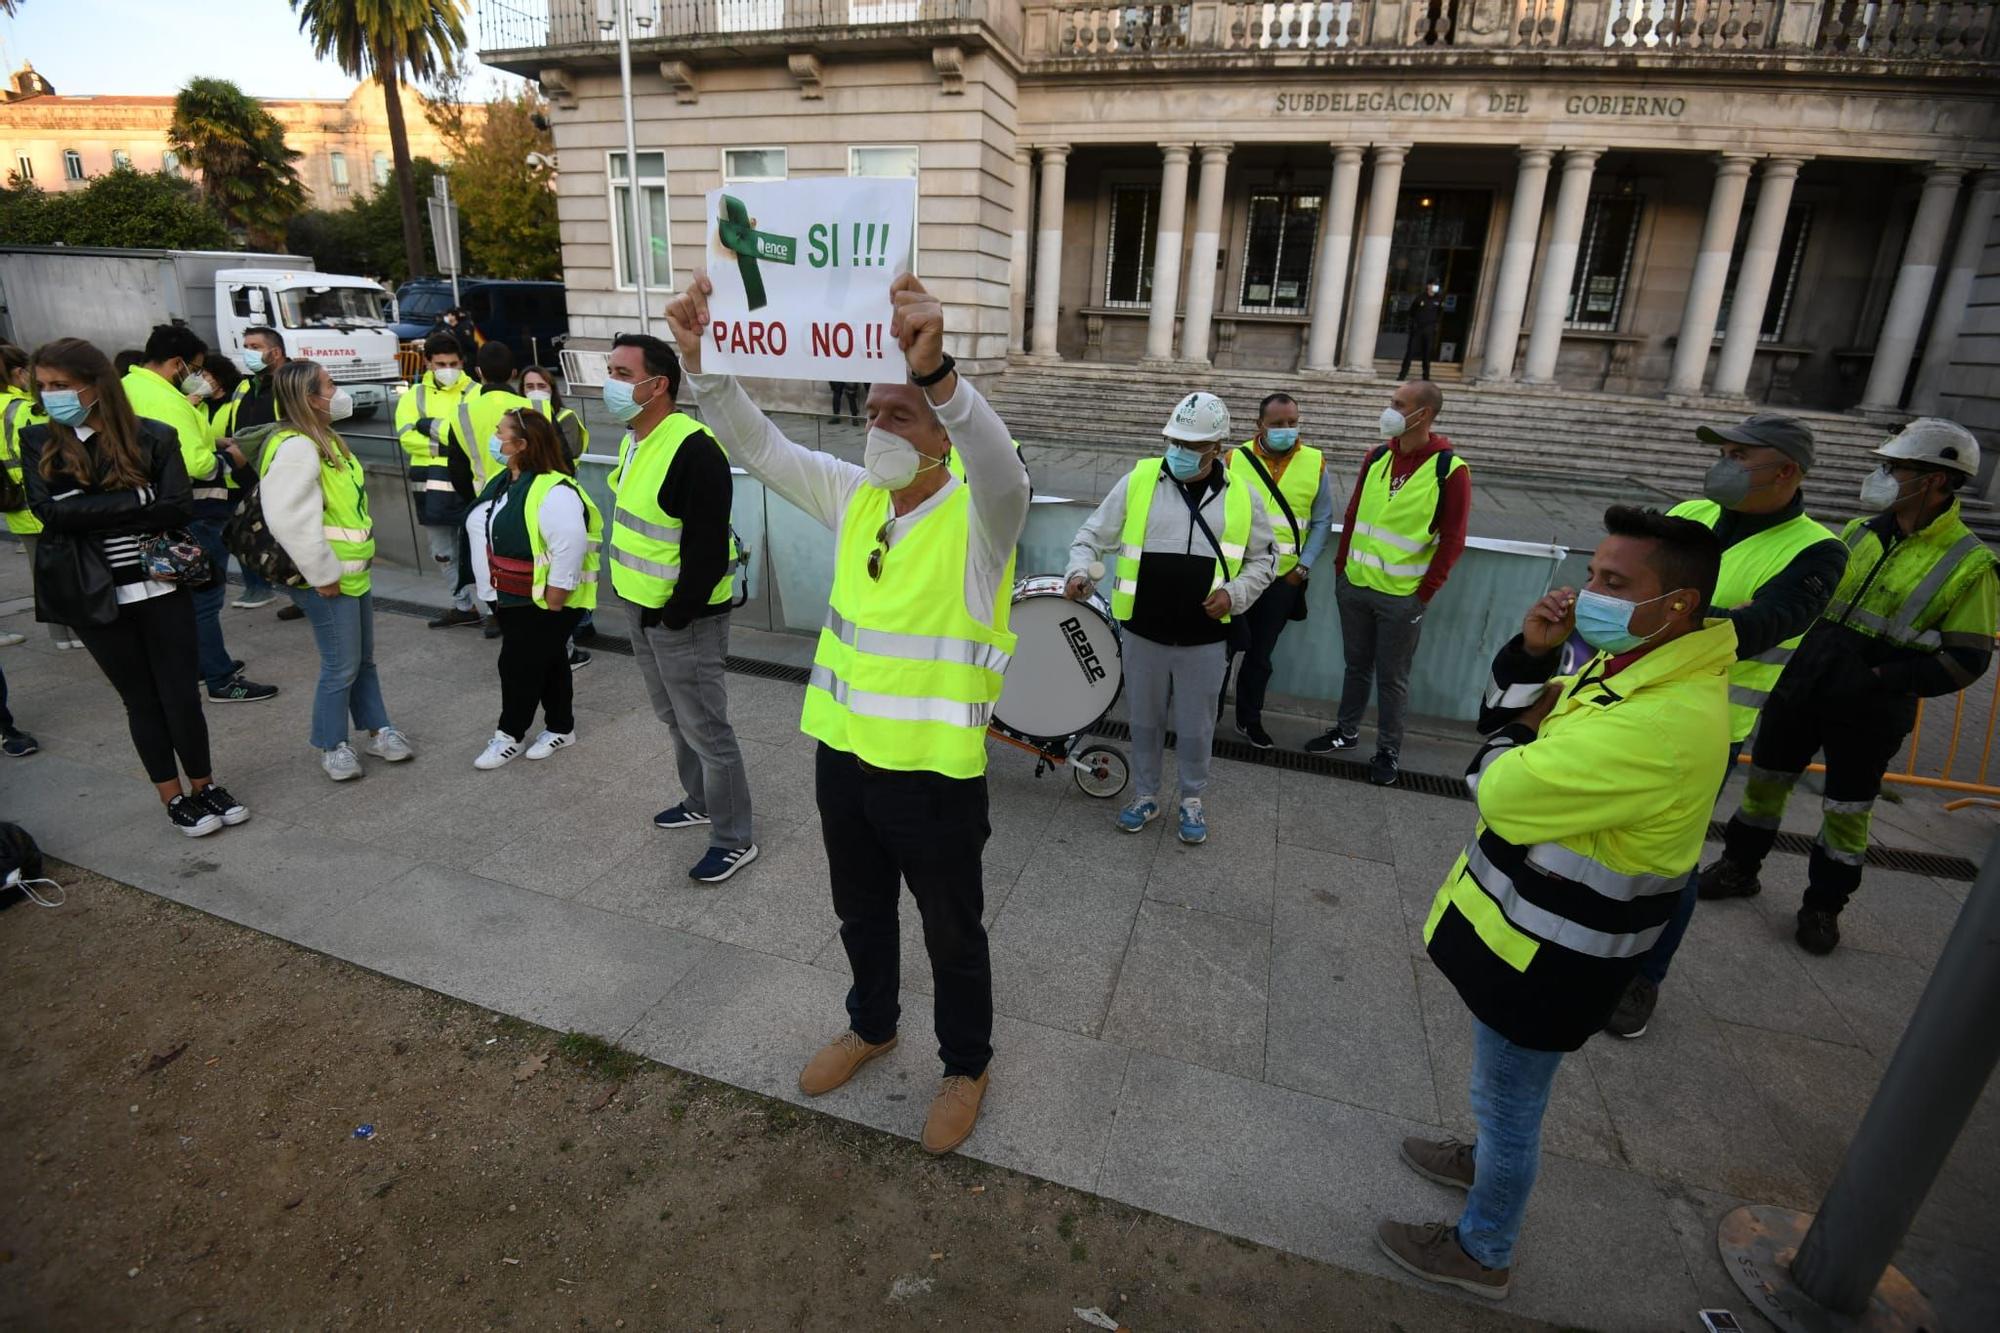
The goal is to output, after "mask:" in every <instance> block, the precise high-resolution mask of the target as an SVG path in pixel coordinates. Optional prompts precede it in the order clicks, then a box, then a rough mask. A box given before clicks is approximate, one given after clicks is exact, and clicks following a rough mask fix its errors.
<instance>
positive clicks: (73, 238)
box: [0, 167, 229, 250]
mask: <svg viewBox="0 0 2000 1333" xmlns="http://www.w3.org/2000/svg"><path fill="white" fill-rule="evenodd" d="M0 236H5V237H7V239H8V240H9V241H10V242H12V243H14V244H17V245H115V246H132V247H136V248H140V249H153V248H159V249H166V250H224V249H228V248H229V230H228V228H226V227H225V226H224V225H223V222H222V218H221V217H220V216H218V215H217V213H216V211H215V210H214V209H213V208H211V207H210V206H209V204H208V202H207V201H206V200H204V199H203V198H202V197H201V196H200V195H199V194H198V193H197V192H196V191H195V188H194V187H193V186H192V185H190V184H189V183H188V182H187V181H185V180H182V179H180V178H179V177H176V176H169V175H167V174H166V173H165V172H163V171H155V172H150V173H141V172H137V171H134V170H132V169H131V168H130V167H120V168H118V169H117V170H115V171H112V172H110V173H109V174H107V175H103V176H99V177H97V178H96V179H95V180H93V181H91V182H90V184H89V185H87V186H85V187H84V188H83V189H81V190H70V191H65V192H63V193H61V194H49V193H47V192H45V191H43V190H39V189H37V188H36V187H35V186H33V185H30V184H24V183H18V182H17V183H10V185H9V186H8V187H7V188H5V189H0Z"/></svg>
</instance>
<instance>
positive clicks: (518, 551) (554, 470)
mask: <svg viewBox="0 0 2000 1333" xmlns="http://www.w3.org/2000/svg"><path fill="white" fill-rule="evenodd" d="M486 448H487V449H488V451H489V452H490V453H491V455H492V457H493V460H494V461H495V462H496V463H499V464H501V465H502V470H500V471H498V472H496V473H494V474H493V479H492V480H491V481H489V482H488V483H487V484H486V489H485V490H484V491H482V492H481V493H480V496H479V500H478V502H477V503H476V504H475V505H474V506H473V508H472V512H471V513H470V514H469V515H468V516H467V518H466V524H465V526H466V535H467V537H468V538H470V542H471V548H472V570H473V576H474V579H475V580H476V582H477V583H478V585H479V596H480V599H481V600H482V601H488V602H497V603H498V605H499V611H498V619H499V621H500V721H499V725H498V726H497V727H496V728H495V730H494V732H493V738H492V739H491V740H490V741H488V742H487V743H486V748H485V749H484V750H483V751H481V752H480V754H479V757H478V758H476V759H474V760H473V761H472V766H473V767H474V768H478V769H494V768H499V767H500V766H501V765H502V764H506V763H510V762H512V761H513V760H514V759H515V757H517V756H518V755H521V754H523V753H525V754H526V755H527V756H528V758H530V759H546V758H548V757H549V756H550V755H552V754H554V753H555V752H556V751H557V750H562V749H567V748H568V747H569V746H572V745H574V744H576V714H575V711H574V710H573V709H572V707H571V699H572V697H573V695H572V687H571V682H570V664H569V636H570V634H571V633H572V632H574V630H575V629H576V621H577V617H578V616H579V615H581V614H583V613H584V612H587V611H588V610H589V609H590V608H591V607H593V606H595V605H597V559H598V545H599V542H600V541H601V540H602V538H603V535H604V522H603V519H602V518H601V517H599V515H598V512H597V506H596V505H595V504H593V503H591V499H590V496H589V495H587V494H586V493H585V492H584V489H583V487H582V486H580V485H578V484H577V480H576V475H575V470H574V465H573V464H572V463H571V462H570V459H569V451H568V450H567V449H565V448H564V447H563V439H562V436H561V435H559V434H558V433H557V432H556V428H555V425H554V423H552V422H551V421H550V420H549V419H548V418H547V417H545V416H542V415H541V414H539V413H538V412H536V411H534V410H532V409H529V408H516V409H515V410H513V411H511V412H505V413H502V414H501V416H500V420H499V423H498V425H497V426H496V427H495V429H494V432H493V435H492V437H491V438H490V439H488V440H487V442H486ZM538 706H539V707H540V709H541V711H542V732H541V734H540V735H539V736H537V737H536V738H535V740H534V743H533V744H532V745H531V744H529V743H528V724H529V723H531V722H533V721H534V720H535V709H536V708H537V707H538Z"/></svg>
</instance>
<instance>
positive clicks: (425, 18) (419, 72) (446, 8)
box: [292, 0, 465, 275]
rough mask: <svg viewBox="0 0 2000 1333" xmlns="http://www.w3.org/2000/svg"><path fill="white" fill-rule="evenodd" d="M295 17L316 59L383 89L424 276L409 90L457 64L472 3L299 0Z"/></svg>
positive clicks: (417, 266)
mask: <svg viewBox="0 0 2000 1333" xmlns="http://www.w3.org/2000/svg"><path fill="white" fill-rule="evenodd" d="M292 12H293V13H295V14H297V15H298V16H299V31H300V32H303V33H306V34H308V35H309V36H310V37H311V38H312V41H313V54H314V55H316V56H318V57H319V58H320V59H322V60H324V59H326V58H327V56H328V55H331V56H332V57H333V61H334V63H335V64H337V65H339V66H340V67H341V68H342V69H343V70H346V71H347V73H348V74H350V75H352V76H353V77H354V78H357V79H366V78H370V77H372V78H373V79H374V80H375V81H376V82H377V83H379V84H381V85H382V101H383V108H384V110H385V111H387V113H388V117H389V148H390V151H391V152H392V153H393V154H394V155H395V159H396V193H397V195H398V197H399V200H400V202H401V204H402V207H403V251H404V258H405V259H406V260H407V261H408V263H409V266H410V273H411V274H412V275H415V274H419V273H423V272H425V271H426V269H425V265H424V241H423V232H422V231H421V229H420V228H419V227H418V225H417V182H416V177H415V175H414V174H413V173H412V172H411V170H410V132H409V129H408V128H407V127H406V126H405V125H404V124H403V93H402V86H403V84H405V83H407V82H409V81H411V80H414V79H431V78H435V77H436V76H438V75H440V74H448V73H450V72H451V71H452V70H453V69H454V68H455V67H456V65H457V63H458V53H459V52H460V51H461V50H463V49H464V47H465V17H464V14H465V0H292Z"/></svg>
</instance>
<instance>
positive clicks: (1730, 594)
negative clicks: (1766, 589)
mask: <svg viewBox="0 0 2000 1333" xmlns="http://www.w3.org/2000/svg"><path fill="white" fill-rule="evenodd" d="M1667 513H1668V514H1669V515H1671V516H1672V517H1674V518H1686V519H1692V520H1694V521H1695V522H1697V523H1699V524H1701V525H1702V526H1703V527H1706V528H1710V529H1713V528H1714V527H1715V525H1716V524H1717V523H1719V522H1720V521H1721V520H1722V514H1723V508H1722V506H1721V505H1719V504H1717V503H1716V502H1715V501H1713V500H1684V501H1682V502H1681V503H1680V504H1677V505H1675V506H1674V507H1673V508H1672V509H1669V510H1668V511H1667ZM1837 540H1838V538H1836V537H1835V536H1834V535H1833V533H1832V532H1831V531H1829V530H1828V529H1827V528H1825V527H1823V526H1822V525H1821V524H1819V523H1817V522H1815V521H1814V520H1813V519H1810V518H1808V517H1806V516H1805V515H1804V514H1803V513H1801V514H1795V515H1793V516H1792V517H1791V518H1788V519H1786V520H1785V521H1784V522H1783V523H1777V524H1773V525H1772V526H1771V527H1768V528H1766V529H1764V530H1763V531H1762V532H1759V533H1756V534H1754V535H1752V536H1749V537H1746V538H1744V539H1743V540H1742V541H1740V542H1737V543H1736V544H1735V545H1733V546H1731V547H1729V548H1728V549H1727V550H1725V551H1724V552H1723V553H1722V568H1721V572H1720V573H1719V575H1718V576H1717V578H1716V584H1715V597H1714V604H1715V605H1716V606H1721V607H1732V606H1742V605H1744V604H1745V603H1747V602H1750V601H1752V600H1754V599H1755V597H1756V596H1757V592H1758V590H1759V589H1760V588H1762V587H1763V586H1764V585H1765V584H1766V583H1769V582H1770V581H1771V580H1772V579H1774V578H1776V577H1777V576H1778V575H1780V574H1782V573H1784V572H1785V570H1786V569H1788V568H1789V567H1790V566H1791V563H1792V561H1794V560H1795V559H1797V558H1798V556H1799V554H1800V553H1801V552H1803V551H1805V550H1807V549H1808V548H1810V547H1813V546H1816V545H1818V544H1819V543H1820V542H1824V541H1837ZM1805 636H1806V635H1805V631H1804V630H1800V631H1799V632H1798V633H1797V634H1795V635H1793V636H1792V637H1791V638H1789V639H1787V640H1785V641H1784V642H1783V643H1780V644H1778V645H1776V646H1774V647H1772V648H1768V649H1766V650H1765V651H1763V652H1761V653H1758V654H1757V655H1756V656H1754V657H1743V658H1738V659H1737V660H1736V661H1735V662H1734V663H1733V664H1731V666H1730V668H1729V739H1730V740H1732V741H1740V740H1743V739H1745V738H1747V737H1748V736H1749V735H1750V732H1751V729H1752V728H1754V727H1755V726H1756V725H1757V714H1758V713H1759V712H1760V711H1761V710H1762V709H1763V707H1764V704H1765V702H1766V701H1767V700H1769V699H1770V697H1771V691H1772V689H1773V688H1775V687H1776V686H1777V683H1778V677H1779V676H1780V675H1782V674H1783V673H1784V669H1785V664H1786V663H1787V662H1789V661H1790V660H1791V657H1792V650H1793V649H1795V648H1797V647H1798V646H1799V643H1800V642H1801V641H1802V640H1803V639H1804V638H1805Z"/></svg>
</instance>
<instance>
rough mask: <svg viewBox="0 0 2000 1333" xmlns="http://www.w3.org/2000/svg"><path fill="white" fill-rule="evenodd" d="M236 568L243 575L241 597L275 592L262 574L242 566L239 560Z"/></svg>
mask: <svg viewBox="0 0 2000 1333" xmlns="http://www.w3.org/2000/svg"><path fill="white" fill-rule="evenodd" d="M236 568H237V569H238V570H239V571H241V572H242V574H243V595H244V596H245V597H246V598H247V597H255V596H258V595H259V594H262V593H271V592H275V591H277V590H276V589H275V588H273V587H272V586H271V585H270V583H269V582H268V581H267V580H266V579H265V578H264V576H263V575H262V574H259V573H258V572H257V571H256V570H254V569H252V568H250V566H248V565H246V564H244V563H243V562H242V561H241V560H238V561H237V562H236Z"/></svg>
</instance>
